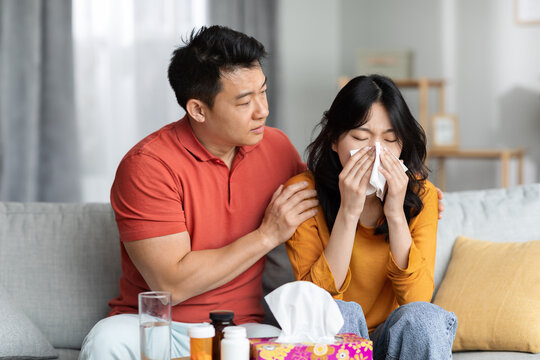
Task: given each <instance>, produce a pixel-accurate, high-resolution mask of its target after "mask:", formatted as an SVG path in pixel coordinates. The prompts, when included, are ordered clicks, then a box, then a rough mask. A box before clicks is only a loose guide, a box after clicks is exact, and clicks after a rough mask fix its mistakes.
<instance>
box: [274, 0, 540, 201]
mask: <svg viewBox="0 0 540 360" xmlns="http://www.w3.org/2000/svg"><path fill="white" fill-rule="evenodd" d="M513 5H514V1H510V0H475V1H470V0H408V1H402V0H378V1H369V0H339V1H323V0H316V1H309V0H280V2H279V7H280V9H279V19H280V20H279V24H278V25H279V29H280V31H281V33H280V36H279V41H280V42H281V46H280V55H281V58H280V62H281V64H282V69H281V71H280V81H281V86H280V90H281V91H280V93H281V105H282V107H281V112H280V118H281V119H282V123H283V126H281V127H282V128H283V129H284V130H285V131H286V132H287V134H288V135H289V136H290V137H291V139H292V141H293V143H294V144H295V146H296V147H297V149H298V150H299V151H300V152H301V153H303V150H304V149H305V146H307V144H308V143H309V139H310V134H311V131H312V129H313V126H314V125H315V123H316V122H317V121H318V120H319V119H320V117H321V114H322V111H323V110H325V109H327V108H328V107H329V105H330V103H331V101H332V99H333V98H334V96H335V94H336V93H337V87H336V85H335V79H336V78H337V77H338V76H340V75H349V76H352V75H355V74H354V61H355V59H354V57H355V51H356V49H357V48H370V49H412V50H413V51H414V60H413V76H428V77H434V78H443V79H445V80H446V81H447V82H448V87H447V97H446V99H447V110H448V111H449V112H453V113H456V114H457V115H458V117H459V120H460V129H461V145H462V147H463V148H485V147H491V148H502V147H520V146H523V147H525V148H526V149H527V158H526V166H525V180H526V182H528V183H530V182H537V181H540V176H539V175H540V174H539V173H540V171H539V170H538V169H539V167H540V25H519V24H516V23H515V21H514V14H513ZM416 96H417V94H416V93H411V92H410V91H405V98H406V99H407V101H408V102H409V105H410V107H411V110H412V111H413V113H416V114H417V112H416V111H417V105H418V101H417V97H416ZM431 99H433V100H434V102H433V104H432V109H434V107H435V105H436V103H435V99H436V96H435V94H432V95H431ZM447 164H448V165H447V176H448V178H447V190H448V191H453V190H464V189H480V188H491V187H498V186H500V171H501V169H500V165H499V164H498V162H496V161H493V160H449V161H448V162H447ZM432 167H433V169H434V170H435V168H436V167H435V164H432ZM514 175H515V174H514ZM434 180H435V179H434ZM515 182H516V178H515V177H514V178H512V182H511V183H515Z"/></svg>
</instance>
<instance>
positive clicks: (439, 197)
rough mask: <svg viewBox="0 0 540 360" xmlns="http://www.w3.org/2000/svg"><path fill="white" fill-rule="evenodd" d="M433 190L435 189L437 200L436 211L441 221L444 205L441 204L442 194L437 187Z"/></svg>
mask: <svg viewBox="0 0 540 360" xmlns="http://www.w3.org/2000/svg"><path fill="white" fill-rule="evenodd" d="M435 189H437V199H438V200H439V207H438V209H439V219H442V213H443V211H444V204H443V199H444V193H443V192H442V190H441V189H439V188H438V187H435Z"/></svg>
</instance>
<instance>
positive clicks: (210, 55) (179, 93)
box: [168, 25, 266, 110]
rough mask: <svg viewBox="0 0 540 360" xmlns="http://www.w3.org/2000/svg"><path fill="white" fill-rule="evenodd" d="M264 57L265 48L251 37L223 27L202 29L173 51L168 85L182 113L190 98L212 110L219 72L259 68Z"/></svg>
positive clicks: (217, 90) (215, 26)
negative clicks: (199, 101) (201, 102)
mask: <svg viewBox="0 0 540 360" xmlns="http://www.w3.org/2000/svg"><path fill="white" fill-rule="evenodd" d="M265 56H266V51H265V49H264V46H263V45H262V44H261V43H260V42H259V41H257V40H256V39H254V38H253V37H251V36H248V35H246V34H243V33H241V32H238V31H235V30H232V29H230V28H228V27H225V26H219V25H214V26H210V27H204V26H203V27H202V28H201V29H199V31H197V32H196V31H195V30H193V31H192V32H191V35H190V38H189V39H188V41H186V42H185V44H184V46H180V47H179V48H177V49H176V50H175V51H174V52H173V55H172V58H171V63H170V65H169V71H168V75H169V83H170V84H171V87H172V88H173V90H174V93H175V95H176V100H177V101H178V104H180V106H181V107H182V108H184V110H186V103H187V101H188V100H189V99H199V100H201V101H203V102H204V103H205V104H206V105H208V106H209V107H210V108H212V107H213V105H214V99H215V97H216V95H217V94H218V93H219V92H220V91H221V81H220V75H221V72H229V71H233V70H235V69H238V68H253V67H255V66H260V63H261V59H262V58H264V57H265Z"/></svg>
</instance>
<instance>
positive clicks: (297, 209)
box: [258, 181, 319, 248]
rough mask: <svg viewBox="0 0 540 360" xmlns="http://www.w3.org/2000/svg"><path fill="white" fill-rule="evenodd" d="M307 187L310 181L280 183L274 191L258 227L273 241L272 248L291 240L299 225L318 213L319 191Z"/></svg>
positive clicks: (265, 236)
mask: <svg viewBox="0 0 540 360" xmlns="http://www.w3.org/2000/svg"><path fill="white" fill-rule="evenodd" d="M307 187H308V183H307V182H305V181H301V182H299V183H296V184H291V185H289V186H287V187H284V186H283V185H280V186H279V188H278V189H277V190H276V191H275V192H274V195H273V196H272V199H271V200H270V203H269V204H268V207H267V208H266V212H265V214H264V218H263V221H262V224H261V226H260V227H259V229H258V231H259V233H261V234H262V236H263V237H264V238H265V239H268V240H270V241H271V246H272V248H273V247H276V246H278V245H279V244H282V243H284V242H285V241H287V240H289V239H290V238H291V236H292V235H293V234H294V232H295V231H296V228H297V227H298V225H300V224H301V223H303V222H304V221H306V220H307V219H309V218H310V217H312V216H315V214H317V209H316V207H317V206H318V205H319V201H318V200H317V199H316V195H317V192H316V191H315V190H313V189H307Z"/></svg>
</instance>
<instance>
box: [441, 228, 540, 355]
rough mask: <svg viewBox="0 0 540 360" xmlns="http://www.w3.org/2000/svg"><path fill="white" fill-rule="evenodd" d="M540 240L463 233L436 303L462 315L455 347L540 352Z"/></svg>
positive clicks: (455, 248)
mask: <svg viewBox="0 0 540 360" xmlns="http://www.w3.org/2000/svg"><path fill="white" fill-rule="evenodd" d="M538 259H540V240H538V241H528V242H504V243H496V242H490V241H482V240H474V239H470V238H467V237H459V238H458V239H457V240H456V243H455V245H454V249H453V252H452V258H451V260H450V265H449V266H448V271H447V272H446V275H445V277H444V280H443V282H442V284H441V286H440V288H439V292H438V293H437V295H436V297H435V299H434V303H435V304H437V305H439V306H441V307H443V308H444V309H446V310H449V311H453V312H454V313H456V315H457V317H458V324H459V325H458V330H457V334H456V338H455V341H454V347H453V350H454V351H460V350H509V351H524V352H532V353H538V352H540V326H538V324H540V263H539V261H538Z"/></svg>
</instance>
